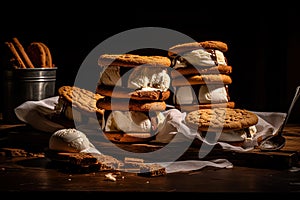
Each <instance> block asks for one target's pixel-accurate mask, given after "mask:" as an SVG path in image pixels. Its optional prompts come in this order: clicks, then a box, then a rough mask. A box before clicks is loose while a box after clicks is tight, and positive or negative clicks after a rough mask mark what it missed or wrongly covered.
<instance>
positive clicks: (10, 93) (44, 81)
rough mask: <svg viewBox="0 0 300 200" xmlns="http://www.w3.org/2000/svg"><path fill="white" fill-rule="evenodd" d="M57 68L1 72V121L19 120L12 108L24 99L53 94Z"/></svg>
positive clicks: (36, 98)
mask: <svg viewBox="0 0 300 200" xmlns="http://www.w3.org/2000/svg"><path fill="white" fill-rule="evenodd" d="M56 70H57V68H26V69H12V70H4V72H3V79H2V80H3V90H2V91H3V94H4V98H3V100H2V101H3V104H2V106H3V107H2V117H3V121H5V122H8V123H15V122H20V121H19V120H18V118H17V116H16V115H15V112H14V109H15V108H16V107H18V106H19V105H21V104H22V103H24V102H25V101H31V100H33V101H35V100H42V99H45V98H48V97H52V96H54V95H55V84H56Z"/></svg>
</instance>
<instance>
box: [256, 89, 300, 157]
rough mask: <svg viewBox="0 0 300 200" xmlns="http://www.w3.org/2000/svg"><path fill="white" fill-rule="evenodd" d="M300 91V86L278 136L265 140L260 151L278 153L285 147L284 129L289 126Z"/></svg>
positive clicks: (260, 146)
mask: <svg viewBox="0 0 300 200" xmlns="http://www.w3.org/2000/svg"><path fill="white" fill-rule="evenodd" d="M299 91H300V86H298V87H297V88H296V92H295V95H294V98H293V100H292V102H291V105H290V108H289V110H288V112H287V115H286V117H285V119H284V121H283V123H282V125H281V127H280V129H279V130H278V132H277V133H276V134H274V135H271V136H269V137H267V138H265V139H264V141H263V142H262V143H261V144H260V145H259V149H260V150H261V151H278V150H280V149H281V148H282V147H284V146H285V142H286V140H285V137H284V136H283V135H282V133H283V129H284V127H285V125H286V124H287V121H288V119H289V116H290V114H291V111H292V109H293V107H294V105H295V103H296V101H297V99H298V97H299V95H300V93H299Z"/></svg>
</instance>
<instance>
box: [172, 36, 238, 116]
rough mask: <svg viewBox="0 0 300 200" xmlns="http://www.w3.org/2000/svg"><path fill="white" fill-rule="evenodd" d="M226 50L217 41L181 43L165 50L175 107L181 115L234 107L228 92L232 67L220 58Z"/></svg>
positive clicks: (226, 47) (225, 47) (222, 44)
mask: <svg viewBox="0 0 300 200" xmlns="http://www.w3.org/2000/svg"><path fill="white" fill-rule="evenodd" d="M227 50H228V46H227V44H226V43H224V42H221V41H203V42H191V43H183V44H178V45H175V46H172V47H170V48H169V50H168V56H169V57H170V59H171V63H172V64H171V68H172V70H171V71H170V75H171V78H172V82H171V86H172V87H173V91H174V95H173V103H174V105H175V107H177V108H179V109H180V110H184V111H191V110H195V109H196V110H197V109H203V108H212V107H229V108H234V107H235V103H234V102H233V101H231V99H230V95H229V94H230V93H229V90H228V85H230V84H231V83H232V79H231V77H230V74H231V73H232V67H231V66H230V65H228V62H227V58H226V57H225V55H224V53H225V52H227Z"/></svg>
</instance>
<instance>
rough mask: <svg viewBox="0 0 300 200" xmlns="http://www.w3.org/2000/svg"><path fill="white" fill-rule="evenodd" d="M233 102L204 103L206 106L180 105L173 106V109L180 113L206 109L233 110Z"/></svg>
mask: <svg viewBox="0 0 300 200" xmlns="http://www.w3.org/2000/svg"><path fill="white" fill-rule="evenodd" d="M234 107H235V102H233V101H230V102H226V103H213V104H212V103H206V104H188V105H187V104H185V105H184V104H182V105H179V104H178V105H175V108H177V109H178V110H180V111H186V112H190V111H194V110H199V109H207V108H234Z"/></svg>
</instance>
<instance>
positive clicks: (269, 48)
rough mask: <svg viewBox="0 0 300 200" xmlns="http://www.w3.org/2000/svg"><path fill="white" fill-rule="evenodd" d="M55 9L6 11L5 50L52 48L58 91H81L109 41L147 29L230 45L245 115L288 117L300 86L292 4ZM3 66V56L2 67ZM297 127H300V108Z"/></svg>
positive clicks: (234, 88)
mask: <svg viewBox="0 0 300 200" xmlns="http://www.w3.org/2000/svg"><path fill="white" fill-rule="evenodd" d="M48 4H49V6H44V7H42V8H41V7H40V8H38V9H37V8H35V7H30V6H28V5H27V7H26V9H25V8H24V7H22V6H19V7H18V8H16V7H15V6H13V7H12V6H7V5H6V6H2V7H1V9H2V11H4V12H2V14H1V31H0V33H1V34H0V40H1V41H0V44H1V52H2V48H3V47H2V45H3V44H4V42H5V41H7V40H10V39H11V38H12V37H17V38H18V39H19V40H20V41H21V42H22V43H23V44H24V45H26V44H28V43H30V42H32V41H41V42H44V43H45V44H47V45H48V47H49V48H50V50H51V53H52V56H53V62H54V64H55V65H56V66H57V67H58V71H57V86H56V87H57V88H58V87H59V86H61V85H72V84H73V83H74V79H75V76H76V74H77V70H78V69H79V67H80V65H81V64H82V62H83V60H84V59H85V57H86V56H87V55H88V54H89V52H90V51H91V50H92V49H93V48H95V47H96V46H97V45H98V44H100V43H101V42H102V41H104V40H106V39H107V38H109V37H111V36H113V35H115V34H118V33H120V32H122V31H126V30H129V29H134V28H139V27H162V28H169V29H173V30H176V31H179V32H181V33H183V34H185V35H187V36H190V37H191V38H193V39H194V40H196V41H205V40H220V41H223V42H225V43H227V44H228V47H229V49H228V52H226V54H225V55H226V57H227V60H228V63H229V64H230V65H231V66H232V67H233V73H232V74H231V77H232V79H233V82H232V84H231V85H230V86H229V92H230V96H231V99H232V100H233V101H235V102H236V107H238V108H246V109H249V110H254V111H266V112H287V110H288V107H289V105H290V102H291V100H292V98H293V96H294V93H295V89H296V87H297V86H298V85H300V65H299V64H298V61H299V47H300V29H299V24H300V23H299V19H300V14H298V13H299V12H298V9H297V6H295V5H292V4H288V3H286V4H283V3H282V4H278V5H275V3H272V5H268V4H267V5H266V6H262V5H259V4H256V5H250V4H247V2H244V1H242V2H241V3H239V4H236V5H234V6H229V5H227V7H225V6H224V7H223V6H220V7H218V8H217V7H216V5H214V4H217V3H216V2H212V5H203V4H202V3H201V2H198V4H194V3H190V4H187V2H186V4H187V5H185V4H183V2H181V3H180V4H175V3H174V2H173V3H172V4H171V5H170V6H168V3H166V4H167V7H164V8H162V7H161V6H160V4H157V3H156V4H154V3H153V2H152V4H151V7H150V5H149V6H148V4H146V3H145V5H143V6H141V5H134V6H130V5H127V4H125V5H119V3H115V4H116V5H110V6H108V5H102V4H100V3H99V4H96V3H95V4H92V3H87V4H86V5H82V4H77V5H75V3H74V2H72V4H68V3H66V5H65V6H64V7H62V5H51V4H50V3H48ZM112 4H114V3H112ZM149 4H150V3H149ZM74 6H76V8H75V7H74ZM126 6H128V7H126ZM12 8H14V9H12ZM3 59H4V58H3V54H2V53H1V54H0V61H1V62H2V61H3ZM4 67H5V66H1V69H3V68H4ZM2 98H5V97H2ZM298 104H299V105H298ZM290 122H295V123H300V102H299V103H297V104H296V105H295V108H294V110H293V112H292V115H291V118H290Z"/></svg>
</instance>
